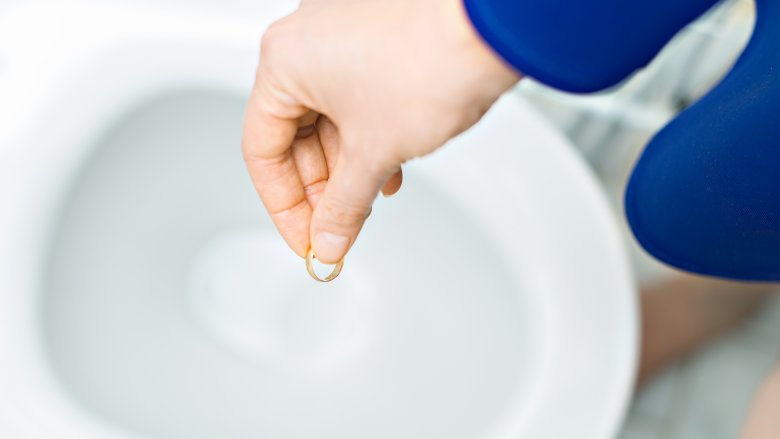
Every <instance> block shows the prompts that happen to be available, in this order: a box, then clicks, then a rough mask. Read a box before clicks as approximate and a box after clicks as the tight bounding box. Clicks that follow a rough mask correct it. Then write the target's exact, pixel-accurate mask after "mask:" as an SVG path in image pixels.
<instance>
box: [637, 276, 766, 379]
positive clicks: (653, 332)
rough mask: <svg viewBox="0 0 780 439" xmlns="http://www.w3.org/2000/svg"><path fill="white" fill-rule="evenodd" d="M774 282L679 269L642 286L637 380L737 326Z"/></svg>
mask: <svg viewBox="0 0 780 439" xmlns="http://www.w3.org/2000/svg"><path fill="white" fill-rule="evenodd" d="M775 288H777V287H776V286H774V285H770V284H745V283H736V282H727V281H722V280H717V279H707V278H702V277H696V276H690V275H680V276H678V277H676V278H673V279H671V280H669V281H666V282H663V283H661V284H658V285H654V286H651V287H649V288H646V289H644V291H643V294H642V301H641V302H642V353H641V361H640V372H639V378H638V383H639V385H640V386H641V385H642V384H644V383H646V382H647V381H648V379H649V378H651V377H652V376H653V375H655V374H656V373H657V372H659V371H661V370H662V369H664V368H665V367H667V366H669V365H670V364H671V363H673V362H675V361H678V360H680V359H682V358H683V357H685V356H687V355H689V354H691V353H692V352H694V351H695V350H696V349H697V348H698V347H699V346H701V345H702V344H703V343H706V342H708V341H710V340H712V339H713V338H715V337H717V336H719V335H721V334H723V333H725V332H727V331H729V330H730V329H732V328H734V327H735V326H737V325H738V324H739V323H740V322H742V321H743V320H745V319H746V318H747V317H748V316H750V315H751V314H752V313H753V312H754V311H755V310H757V309H758V308H759V307H760V306H761V304H762V303H763V301H764V300H765V299H766V298H767V297H768V296H769V294H770V293H771V292H772V291H773V290H774V289H775Z"/></svg>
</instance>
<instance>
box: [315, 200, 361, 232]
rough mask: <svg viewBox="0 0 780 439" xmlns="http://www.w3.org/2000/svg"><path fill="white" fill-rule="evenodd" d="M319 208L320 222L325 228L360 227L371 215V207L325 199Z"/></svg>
mask: <svg viewBox="0 0 780 439" xmlns="http://www.w3.org/2000/svg"><path fill="white" fill-rule="evenodd" d="M318 207H319V210H320V215H319V218H318V220H319V221H320V223H321V224H322V225H324V226H334V227H354V226H359V225H361V224H362V223H363V222H364V221H365V220H366V218H368V215H369V214H370V213H371V208H370V207H359V206H354V205H350V204H348V203H344V202H341V201H339V200H334V199H323V200H321V201H320V204H319V206H318Z"/></svg>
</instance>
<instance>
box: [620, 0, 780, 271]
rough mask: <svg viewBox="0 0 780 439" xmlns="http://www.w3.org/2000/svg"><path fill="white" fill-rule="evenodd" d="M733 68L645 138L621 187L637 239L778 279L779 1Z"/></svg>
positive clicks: (769, 1)
mask: <svg viewBox="0 0 780 439" xmlns="http://www.w3.org/2000/svg"><path fill="white" fill-rule="evenodd" d="M757 6H758V18H757V23H756V28H755V31H754V33H753V37H752V39H751V42H750V43H749V45H748V47H747V49H746V50H745V52H744V53H743V54H742V56H741V58H740V59H739V61H738V62H737V64H736V65H735V66H734V68H733V69H732V71H731V72H730V73H729V75H728V76H727V77H726V78H725V79H724V80H723V81H722V82H721V83H720V84H719V85H718V86H717V87H716V88H715V89H714V90H712V91H711V92H710V93H709V94H708V95H707V96H705V97H704V98H703V99H701V100H700V101H699V102H698V103H696V104H695V105H693V106H692V107H690V108H689V109H687V110H686V111H684V112H683V113H682V114H680V115H679V116H678V117H677V118H676V119H675V120H674V121H672V122H671V123H670V124H669V125H668V126H667V127H666V128H664V129H663V130H662V131H661V132H660V133H658V135H656V137H655V138H654V139H653V140H652V142H651V143H650V145H648V147H647V149H646V150H645V152H644V154H643V155H642V157H641V158H640V160H639V163H638V164H637V166H636V169H635V170H634V173H633V176H632V178H631V181H630V183H629V186H628V190H627V192H626V214H627V216H628V220H629V223H630V224H631V226H632V228H633V230H634V234H635V235H636V237H637V239H638V240H639V241H640V243H642V245H643V246H644V247H645V248H646V249H647V250H648V251H649V252H650V253H652V254H653V255H655V256H656V257H658V258H659V259H661V260H663V261H666V262H668V263H670V264H672V265H674V266H676V267H680V268H683V269H686V270H689V271H693V272H697V273H702V274H709V275H714V276H719V277H727V278H734V279H742V280H766V281H778V280H780V2H778V1H776V0H758V1H757Z"/></svg>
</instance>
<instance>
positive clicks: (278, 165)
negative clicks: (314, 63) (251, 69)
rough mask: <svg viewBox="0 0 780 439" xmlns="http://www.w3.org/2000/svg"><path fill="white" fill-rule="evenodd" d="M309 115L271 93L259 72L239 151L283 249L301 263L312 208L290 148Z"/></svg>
mask: <svg viewBox="0 0 780 439" xmlns="http://www.w3.org/2000/svg"><path fill="white" fill-rule="evenodd" d="M307 112H308V109H307V108H306V107H304V106H303V105H300V104H298V103H297V102H296V101H295V100H294V99H293V98H292V97H290V96H289V95H288V94H286V93H284V92H283V91H282V90H280V89H279V88H278V87H276V86H275V85H274V84H273V82H272V80H271V78H269V77H268V75H267V74H266V73H265V72H264V71H263V69H262V68H261V69H260V70H258V75H257V80H256V82H255V85H254V88H253V89H252V94H251V95H250V98H249V106H248V108H247V111H246V117H245V121H244V136H243V141H242V145H241V147H242V151H243V156H244V161H245V162H246V165H247V169H248V170H249V175H250V177H251V178H252V182H253V183H254V186H255V189H256V190H257V193H258V195H260V198H261V199H262V200H263V204H264V205H265V208H266V210H268V213H269V214H270V215H271V219H272V220H273V221H274V224H276V227H277V229H279V232H280V233H281V235H282V236H283V237H284V239H285V240H286V241H287V244H288V245H289V246H290V247H291V248H292V249H293V251H295V253H297V254H298V255H299V256H301V257H305V255H306V251H307V250H308V248H309V243H310V240H309V224H310V222H311V214H312V210H311V206H310V205H309V203H308V201H307V200H306V193H305V192H304V188H303V183H302V182H301V177H300V175H299V173H298V169H297V167H296V165H295V161H294V159H293V155H292V150H291V146H292V143H293V141H294V140H295V135H296V133H297V131H298V119H299V118H300V117H302V116H303V115H305V114H306V113H307Z"/></svg>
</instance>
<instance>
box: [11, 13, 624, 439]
mask: <svg viewBox="0 0 780 439" xmlns="http://www.w3.org/2000/svg"><path fill="white" fill-rule="evenodd" d="M273 4H274V5H276V3H273ZM290 7H291V5H290V4H289V3H284V4H281V5H276V6H270V5H269V9H268V13H267V17H268V18H267V19H265V20H264V21H262V22H260V21H258V20H252V19H247V18H244V19H240V18H236V17H218V16H213V15H211V14H209V15H208V16H206V15H199V14H197V13H193V14H183V13H182V12H181V11H180V10H166V9H164V8H150V7H143V8H141V7H137V6H131V5H126V6H123V7H119V6H117V5H112V6H110V7H109V6H105V5H103V6H100V5H99V4H97V3H92V2H83V3H79V2H73V3H72V4H68V5H67V7H65V6H63V5H61V4H58V3H49V4H45V3H41V4H34V5H28V6H25V7H23V8H18V9H16V10H14V11H12V12H10V13H9V14H8V15H6V16H3V17H0V59H1V60H5V61H4V62H2V65H3V66H4V67H2V70H0V96H4V97H6V98H5V100H4V101H3V102H0V120H6V121H9V124H8V129H6V127H3V129H2V130H0V179H2V181H0V202H2V203H3V206H2V207H0V212H2V215H0V242H3V243H5V245H4V247H3V249H0V358H2V360H0V436H3V435H5V436H8V437H14V438H16V437H19V438H48V437H58V438H69V437H73V438H88V439H91V438H108V439H113V438H130V437H145V436H139V435H134V434H132V433H128V432H127V431H126V430H123V429H122V428H119V427H117V426H116V425H113V424H112V423H111V422H110V421H108V420H106V419H103V418H100V417H98V416H97V415H94V414H92V412H91V411H90V410H88V409H85V408H84V407H82V406H80V405H79V404H78V403H75V402H74V401H73V398H72V397H71V396H70V395H69V394H68V393H67V391H66V390H65V389H63V387H62V384H61V383H60V382H59V379H58V378H57V377H56V374H55V371H53V370H52V366H51V364H50V358H49V355H50V354H49V353H47V352H46V346H45V343H43V341H42V339H43V338H44V337H45V335H44V333H43V332H44V331H43V329H42V327H41V326H42V325H41V324H40V319H41V317H40V315H39V314H40V307H41V295H43V291H44V289H45V286H44V285H43V283H42V281H43V279H42V278H43V277H44V273H45V270H46V266H47V264H48V263H49V262H47V258H48V251H49V248H50V241H52V240H53V239H54V236H53V234H54V233H55V232H54V230H55V229H54V224H55V223H56V221H57V219H58V217H59V209H60V208H61V207H62V204H63V203H65V200H66V199H67V198H68V191H69V188H71V187H72V186H73V181H74V179H75V178H76V176H77V175H78V174H79V173H80V172H81V171H82V169H84V164H83V163H84V162H85V161H86V160H87V158H88V157H90V156H91V155H92V154H93V152H94V150H93V149H92V148H94V147H95V144H96V142H97V141H98V139H99V137H100V135H101V131H102V130H101V128H102V127H103V126H107V125H111V124H113V123H114V122H116V120H118V119H119V118H121V117H122V116H123V115H124V114H126V113H127V112H128V111H130V110H132V109H133V108H135V107H137V106H139V105H141V104H142V103H144V102H146V101H148V100H149V99H152V98H153V97H155V96H159V95H163V94H166V93H168V91H169V90H180V89H187V88H207V89H212V90H221V91H226V92H230V93H236V94H244V93H245V92H246V90H247V88H248V86H249V85H250V84H251V80H252V73H253V69H254V65H253V64H254V62H255V60H256V54H255V50H256V42H257V41H259V35H260V33H261V31H262V29H263V28H264V27H266V26H267V25H268V24H269V23H270V22H271V18H272V17H276V16H279V15H280V14H281V13H282V12H284V11H285V10H287V9H289V8H290ZM84 17H87V18H84ZM95 17H100V20H96V19H95ZM32 22H35V23H37V24H38V25H37V26H34V27H30V26H29V23H32ZM138 23H143V24H144V26H143V29H139V28H138V27H137V26H134V25H133V24H138ZM171 23H176V25H175V26H173V25H172V24H171ZM94 35H101V38H100V40H99V41H95V38H94ZM55 36H56V37H55ZM9 41H17V42H18V41H26V43H25V44H18V45H16V46H12V45H8V46H7V47H6V46H5V45H3V43H2V42H9ZM52 54H54V55H52ZM204 59H208V60H210V61H209V62H203V60H204ZM214 60H218V62H214ZM63 108H66V109H68V111H63ZM521 121H522V122H521ZM520 124H527V125H528V126H529V127H534V126H536V127H541V128H539V132H538V133H536V134H535V135H536V136H537V137H535V138H534V139H533V140H534V141H535V142H536V143H534V144H528V143H526V144H522V145H518V144H517V143H521V142H514V141H511V139H513V138H514V137H513V136H515V135H517V134H521V135H522V134H524V133H518V132H516V131H515V130H514V128H513V127H516V126H518V125H520ZM42 127H45V129H43V128H42ZM529 143H530V142H529ZM475 144H476V145H482V146H483V147H484V153H483V154H480V155H476V154H473V153H470V152H469V151H471V150H473V149H474V148H473V147H474V145H475ZM529 157H532V158H533V163H532V164H531V163H529ZM552 169H559V170H560V171H561V174H562V175H564V176H565V180H563V179H561V178H560V175H553V174H552V173H550V172H549V170H552ZM409 170H410V174H411V175H412V181H416V179H415V177H414V176H415V175H419V178H420V179H421V180H420V181H423V180H424V181H427V182H429V183H430V184H431V185H433V187H436V188H438V189H440V190H441V191H442V192H443V193H445V194H446V196H447V198H448V199H449V201H451V202H452V203H453V204H455V205H459V206H461V207H464V209H467V211H468V213H469V214H470V215H471V218H472V219H473V221H474V222H475V223H477V224H479V228H480V230H481V231H482V232H483V233H484V237H485V238H486V239H489V240H490V241H491V243H492V245H493V246H494V247H495V248H496V249H497V250H496V251H498V252H500V253H501V254H503V255H504V256H505V258H504V260H505V261H506V264H507V266H510V267H512V269H513V270H510V271H511V272H513V273H514V276H516V282H518V284H519V285H524V286H525V288H526V289H527V290H529V291H533V292H534V293H532V294H528V297H527V300H529V302H527V303H530V304H533V305H534V312H532V313H528V314H527V315H523V318H525V319H528V322H529V323H528V325H529V327H530V328H533V330H534V331H538V334H537V335H538V336H537V338H536V340H535V341H534V340H532V343H533V349H534V350H533V352H534V353H535V358H536V360H534V365H533V367H531V368H529V370H532V372H529V373H530V374H531V375H530V376H529V377H526V379H527V381H528V382H529V383H531V385H530V387H527V388H526V390H528V393H527V394H525V395H518V399H517V401H515V403H513V404H509V405H508V406H507V407H506V411H507V412H508V414H507V415H506V416H497V420H496V423H495V425H492V427H491V429H486V430H485V431H484V432H482V433H483V434H484V437H486V438H499V437H501V438H503V437H507V438H509V437H520V436H518V435H519V434H520V433H521V432H522V434H523V437H534V438H554V437H569V436H570V435H569V436H567V432H569V433H570V432H571V431H576V432H577V434H578V435H579V437H593V438H601V437H603V438H606V437H610V436H612V435H614V433H615V432H616V428H617V426H618V423H619V421H620V417H621V415H622V412H623V410H624V409H625V406H626V404H627V398H628V395H629V392H630V389H631V386H632V378H633V368H634V356H635V351H636V310H635V303H634V298H633V295H632V293H633V291H632V281H631V277H630V274H629V269H628V266H627V262H626V259H625V257H624V255H623V250H622V243H621V242H620V238H619V236H618V232H617V227H616V226H615V225H614V224H613V221H614V220H613V219H612V218H611V216H610V213H609V209H608V207H607V204H606V202H605V201H604V200H603V199H602V197H601V195H600V193H599V191H598V189H597V186H596V183H595V181H594V180H593V178H592V177H591V176H590V175H589V174H588V173H587V171H586V169H585V166H584V165H583V163H581V162H580V161H579V160H578V159H577V158H576V157H575V156H574V154H573V153H572V151H571V150H569V149H568V148H567V146H566V142H565V141H564V140H563V139H562V138H560V137H558V136H556V135H555V134H554V133H553V132H552V129H551V128H550V127H549V125H547V124H546V123H545V122H544V121H543V120H541V118H540V117H539V116H538V115H537V114H536V113H535V112H533V111H532V110H531V109H530V108H529V107H528V105H527V104H524V103H522V102H518V101H517V99H516V98H515V97H508V98H506V99H505V100H503V101H502V102H501V103H500V104H498V105H497V108H496V109H495V110H494V111H493V112H491V113H490V115H489V116H488V117H487V118H486V119H485V121H484V122H483V123H482V124H480V126H479V127H478V128H476V129H474V130H472V131H469V132H467V133H466V134H464V135H463V136H461V137H460V138H459V139H458V140H456V141H455V142H454V143H453V145H452V146H450V147H448V148H445V149H444V150H443V151H442V152H440V153H437V155H436V158H435V159H431V160H424V161H420V162H416V163H413V164H411V165H410V167H409ZM453 175H461V176H462V177H461V178H460V179H454V178H453V177H452V176H453ZM477 182H479V183H477ZM523 182H533V183H534V185H533V187H531V186H524V185H522V183H523ZM488 188H502V190H498V189H496V190H487V189H488ZM406 190H408V191H414V190H415V188H414V187H413V186H410V187H409V188H408V189H406ZM507 198H510V199H512V200H514V203H510V204H509V205H508V204H507V202H506V199H507ZM515 203H516V204H517V205H520V203H523V205H524V206H525V207H530V208H531V209H532V210H531V211H529V212H522V209H519V208H517V209H516V208H515V207H514V206H515ZM382 209H383V206H381V205H380V206H378V208H377V209H376V210H377V213H375V216H380V215H381V214H382V212H381V210H382ZM497 211H500V212H502V214H503V216H502V215H496V212H497ZM506 230H515V231H516V232H517V234H516V235H511V236H509V235H506V234H505V233H499V231H506ZM529 231H534V232H533V233H531V232H529ZM358 247H359V246H358ZM356 250H359V251H363V252H366V251H367V249H366V248H356ZM594 260H598V263H594ZM302 274H303V275H305V273H302ZM345 274H348V273H345ZM579 287H581V288H582V289H583V291H587V292H588V294H592V295H591V296H587V295H585V294H571V291H572V289H573V288H579ZM575 370H576V373H574V372H575ZM583 378H587V379H586V380H584V379H583ZM584 381H590V382H584ZM596 389H597V391H598V393H595V391H596ZM589 391H590V392H591V393H588V392H589ZM561 395H567V396H566V397H565V398H561ZM597 400H598V401H597ZM595 402H603V404H596V403H595ZM561 413H563V414H564V415H563V416H565V418H566V422H561V420H560V417H561V416H562V415H561Z"/></svg>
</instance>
